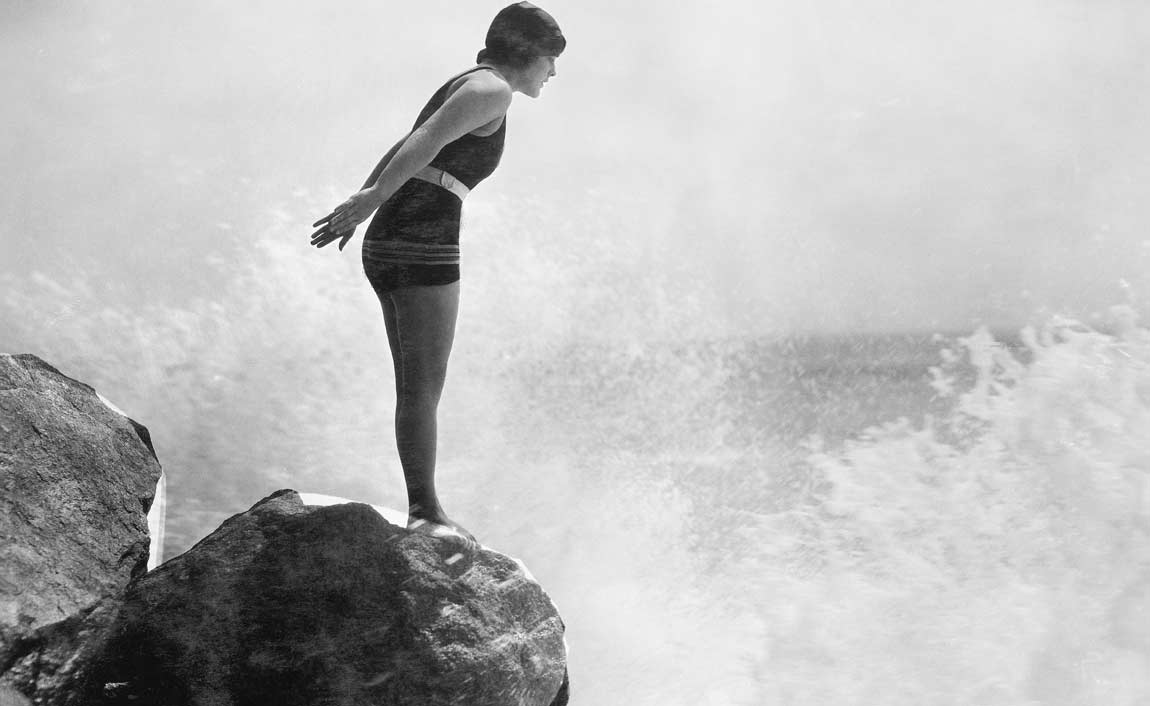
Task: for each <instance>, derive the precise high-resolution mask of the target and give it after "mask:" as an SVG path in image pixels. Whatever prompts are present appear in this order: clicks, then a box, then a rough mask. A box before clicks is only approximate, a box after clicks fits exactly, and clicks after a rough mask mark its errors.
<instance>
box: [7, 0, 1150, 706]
mask: <svg viewBox="0 0 1150 706" xmlns="http://www.w3.org/2000/svg"><path fill="white" fill-rule="evenodd" d="M501 6H502V3H491V4H487V3H473V2H471V3H456V2H438V1H429V2H421V3H407V4H393V3H387V2H376V3H360V2H355V3H348V4H342V5H335V6H325V7H322V8H321V7H320V6H319V5H318V4H302V3H284V2H276V3H272V2H248V3H243V5H242V6H237V5H236V4H234V3H224V2H222V1H217V2H197V3H165V2H148V3H145V2H67V3H65V2H31V1H24V0H21V1H16V2H14V1H12V0H6V1H5V0H0V60H3V65H4V66H5V67H6V68H5V69H4V71H3V73H0V91H2V93H0V95H2V96H3V100H2V101H0V127H2V129H0V155H2V156H3V157H2V158H3V166H4V170H5V171H4V174H5V176H6V179H5V180H4V182H3V183H4V187H5V188H3V189H2V190H0V215H2V216H3V217H2V218H0V351H5V352H31V353H36V354H38V355H40V356H41V357H43V358H45V359H46V360H48V361H49V362H50V363H52V364H54V365H57V366H58V367H60V368H61V369H62V370H63V371H64V372H65V373H67V374H69V375H72V376H74V377H77V378H79V379H81V380H84V381H85V382H88V383H90V384H92V385H94V386H95V387H96V388H97V389H98V390H99V391H100V392H101V393H103V394H104V395H105V396H106V397H108V398H109V399H111V400H112V401H113V402H115V403H116V404H117V405H118V406H120V407H121V408H123V409H124V410H125V411H126V412H127V413H128V414H130V415H131V416H133V417H134V418H135V419H137V420H139V421H141V422H142V423H144V424H145V425H146V426H148V427H149V429H150V430H151V431H152V435H153V439H154V441H155V444H156V448H157V452H158V454H159V456H160V459H161V462H162V463H163V464H164V467H165V471H166V473H167V475H168V478H169V493H170V502H171V505H170V508H169V525H168V530H169V533H168V543H167V553H168V555H169V556H170V555H174V554H175V553H178V552H180V551H183V550H185V549H187V548H188V547H189V546H191V544H192V543H194V542H195V541H196V540H197V539H199V538H200V537H202V536H203V535H204V534H206V533H207V532H210V531H211V530H212V529H214V528H215V527H216V526H217V525H218V524H219V523H220V522H221V521H222V520H223V519H224V518H226V517H227V516H229V515H230V514H232V513H235V512H238V511H241V510H243V509H245V508H247V507H249V506H250V505H251V504H253V503H254V502H255V501H256V500H258V499H259V498H260V497H263V496H265V495H267V494H268V493H270V492H272V491H273V490H275V489H277V488H281V487H294V488H297V489H299V490H302V491H311V492H319V493H330V494H334V495H339V496H343V497H351V498H356V499H361V500H365V501H370V502H376V503H381V504H385V505H389V506H393V507H396V506H401V505H402V503H403V490H402V480H401V475H400V471H399V468H398V463H397V461H396V460H395V457H394V450H393V440H392V438H391V424H392V418H391V406H392V405H393V404H394V396H393V392H392V380H391V379H390V370H391V366H390V361H389V360H388V356H387V347H386V340H385V336H384V332H383V326H382V322H381V317H380V316H379V313H378V303H377V302H376V300H375V298H374V296H373V294H372V292H371V290H370V288H369V287H368V286H367V284H366V281H365V280H364V279H363V276H362V273H361V269H360V264H359V256H358V246H359V242H360V241H359V239H358V238H357V239H356V240H355V241H353V243H352V245H351V248H350V251H345V252H344V253H342V254H341V253H338V252H337V251H335V250H334V248H327V249H324V250H321V251H318V252H317V251H315V250H313V249H311V248H309V246H308V236H309V235H310V232H311V230H312V229H311V228H310V227H309V226H310V223H311V222H313V221H314V220H315V219H316V218H318V217H319V216H321V215H323V214H324V213H326V212H327V211H328V210H329V209H330V208H331V207H332V206H334V205H335V204H337V203H339V202H340V201H342V200H343V199H344V198H346V196H347V195H348V194H350V193H351V192H352V191H354V190H355V189H356V188H358V187H359V185H360V184H361V183H362V181H363V179H364V177H365V176H366V174H367V173H368V172H369V171H370V169H371V168H372V167H373V166H374V164H375V163H376V161H377V160H378V158H379V156H380V155H381V154H382V153H383V152H384V151H385V150H386V149H387V148H388V147H389V146H390V145H391V144H392V143H393V142H394V141H395V140H396V139H398V138H399V137H401V136H402V135H403V134H405V132H406V131H407V130H408V128H409V127H410V124H411V121H412V120H413V119H414V117H415V114H416V113H417V112H418V109H419V107H420V106H422V105H423V103H424V101H425V100H426V99H427V97H428V96H429V95H430V93H431V92H432V91H434V89H435V88H436V87H438V86H439V85H440V83H441V82H442V81H443V80H444V79H446V78H447V77H448V76H450V75H451V74H453V73H455V72H457V71H459V70H462V69H464V68H466V67H468V66H469V65H470V64H471V61H472V60H473V59H474V56H475V53H476V52H477V51H478V50H479V49H480V48H481V46H482V38H483V34H484V32H485V30H486V27H487V24H488V22H489V21H490V18H491V16H493V15H494V13H495V12H496V11H497V10H498V9H499V7H501ZM545 7H546V9H548V10H549V11H550V12H551V13H552V14H553V15H554V16H555V17H556V18H557V19H558V21H559V22H560V24H561V25H562V26H563V28H564V31H565V33H566V34H567V36H568V39H569V48H568V50H567V52H566V53H565V54H564V55H563V57H561V58H560V60H559V62H558V76H557V77H556V78H555V79H553V80H552V81H551V82H550V83H549V84H548V85H547V87H546V88H545V89H544V93H543V96H542V98H541V99H540V100H537V101H533V100H530V99H528V98H526V97H524V96H517V97H516V99H515V102H514V105H513V106H512V109H511V111H510V113H509V119H508V137H507V149H506V151H505V153H504V157H503V162H502V164H501V166H500V168H499V170H498V171H497V172H496V173H495V175H494V176H493V177H491V178H490V179H489V180H488V181H486V182H485V183H484V184H483V185H482V186H481V187H480V188H478V189H476V190H475V192H473V193H472V194H471V195H470V196H469V197H468V200H467V204H466V207H465V216H464V219H465V220H464V232H463V238H462V241H463V253H464V255H463V257H464V262H463V302H462V310H461V319H460V324H459V332H458V335H457V342H456V348H455V351H454V352H453V359H452V364H451V370H450V373H449V380H448V385H447V390H446V392H445V397H444V400H443V406H442V409H441V430H442V439H441V447H440V458H441V464H440V472H439V473H440V478H441V480H440V485H441V487H442V488H443V489H444V495H445V505H446V507H447V509H448V511H449V512H450V513H451V514H452V515H453V516H455V517H457V519H459V520H460V521H461V522H463V523H464V524H465V525H466V526H468V527H469V528H470V529H472V530H473V531H475V532H476V534H477V535H478V536H479V537H480V539H481V540H483V541H484V542H485V543H487V544H488V545H490V546H492V547H494V548H496V549H499V550H502V551H506V552H508V553H510V554H513V555H515V556H518V557H521V558H522V559H524V561H525V562H526V563H527V564H528V565H529V566H530V567H531V569H532V571H533V572H534V573H535V575H536V576H537V577H538V578H539V579H540V581H541V582H542V583H543V585H544V586H545V587H546V588H547V589H548V591H549V592H550V593H551V595H552V596H553V597H554V598H555V600H556V602H557V604H558V605H559V608H560V610H561V611H562V613H563V615H564V618H565V620H566V621H567V624H568V641H569V644H570V649H571V654H570V659H571V672H572V680H573V688H574V695H575V697H574V698H575V703H586V704H647V703H651V704H655V703H658V704H661V705H663V704H680V703H681V704H692V705H695V704H715V705H716V706H727V705H728V704H730V705H742V704H760V703H786V704H792V703H793V704H825V703H842V704H852V703H860V704H862V703H866V704H874V703H883V704H904V703H905V704H924V703H927V704H955V706H959V705H962V706H967V705H968V704H972V703H979V704H1002V705H1003V706H1006V705H1012V706H1013V705H1019V704H1033V703H1042V704H1046V703H1050V704H1099V705H1102V704H1105V705H1106V706H1114V705H1115V704H1130V705H1131V706H1133V705H1134V704H1139V703H1144V702H1146V701H1147V700H1150V679H1148V678H1147V677H1146V676H1145V675H1146V674H1150V644H1148V643H1147V641H1146V639H1145V635H1147V634H1150V625H1147V618H1146V616H1148V615H1150V556H1147V549H1146V547H1148V546H1150V541H1148V540H1150V537H1148V536H1147V535H1148V534H1150V533H1148V528H1150V522H1148V521H1147V509H1148V508H1150V494H1147V484H1146V478H1147V474H1148V472H1150V447H1148V444H1150V343H1148V342H1147V341H1146V339H1145V336H1144V332H1143V330H1142V329H1139V328H1137V327H1136V326H1135V325H1134V323H1135V321H1136V319H1137V315H1138V312H1140V311H1146V309H1147V306H1146V305H1147V303H1148V302H1147V299H1148V297H1150V293H1148V285H1150V281H1148V277H1150V275H1148V273H1150V237H1148V236H1147V235H1146V234H1145V233H1144V231H1143V229H1142V227H1141V225H1142V223H1143V222H1144V221H1145V220H1146V215H1147V213H1146V212H1147V210H1148V209H1150V201H1148V200H1147V199H1146V198H1145V197H1144V190H1145V186H1144V185H1145V184H1146V183H1147V181H1148V178H1150V157H1148V155H1150V150H1148V148H1150V136H1148V133H1147V131H1146V129H1145V126H1146V125H1147V124H1148V118H1150V103H1148V101H1150V97H1148V96H1150V72H1148V71H1147V69H1146V66H1147V61H1146V49H1145V47H1147V46H1150V5H1145V4H1143V3H1139V2H1110V1H1095V2H1085V1H1075V2H1070V1H1058V0H1047V1H1043V2H1038V1H1034V2H1023V1H1021V0H1019V1H1010V2H988V1H987V2H983V1H976V2H967V3H961V4H955V3H922V2H909V1H906V2H889V1H888V2H879V1H877V0H861V1H855V2H845V1H843V2H822V1H820V2H812V3H807V4H804V5H802V6H799V5H797V4H795V3H769V2H742V3H740V2H729V3H723V4H720V5H715V4H712V3H705V4H704V3H695V2H690V3H623V4H616V3H607V2H599V1H595V2H588V1H584V2H579V3H575V2H563V1H558V2H551V3H548V4H547V5H546V6H545ZM1114 305H1122V306H1121V307H1120V308H1118V309H1112V307H1113V306H1114ZM1057 315H1064V316H1070V317H1077V318H1078V319H1080V320H1082V321H1083V322H1086V323H1087V324H1090V325H1093V326H1096V327H1100V328H1101V329H1102V330H1104V331H1106V333H1099V332H1097V331H1090V330H1088V328H1086V327H1085V326H1083V325H1081V324H1077V323H1072V322H1068V321H1066V320H1065V319H1058V318H1057ZM1032 322H1033V323H1034V324H1036V326H1037V328H1034V329H1023V328H1022V327H1023V326H1024V325H1025V324H1028V323H1032ZM982 325H985V326H987V327H989V329H990V330H993V331H996V332H997V336H998V340H999V341H1000V343H996V342H995V341H994V340H992V339H991V338H990V336H989V334H988V333H986V332H985V331H982V332H980V333H977V334H974V335H970V336H967V337H965V338H963V339H960V340H956V339H955V338H954V337H953V336H952V335H950V334H952V333H953V334H970V333H972V332H974V331H976V329H977V327H979V326H982ZM935 333H944V334H947V335H946V336H939V337H935V336H933V334H935ZM946 351H950V352H949V353H947V352H946ZM932 366H937V367H935V370H934V371H933V372H931V368H932ZM928 415H929V416H928ZM900 418H901V419H903V421H901V422H900V421H898V420H899V419H900Z"/></svg>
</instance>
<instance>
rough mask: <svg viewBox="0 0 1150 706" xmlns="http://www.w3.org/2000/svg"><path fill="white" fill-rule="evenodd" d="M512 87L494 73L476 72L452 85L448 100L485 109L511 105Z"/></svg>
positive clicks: (504, 107) (462, 77)
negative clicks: (480, 106)
mask: <svg viewBox="0 0 1150 706" xmlns="http://www.w3.org/2000/svg"><path fill="white" fill-rule="evenodd" d="M511 97H512V91H511V86H509V85H508V84H507V82H506V81H504V80H503V78H502V77H501V76H499V75H498V74H496V73H495V72H493V71H475V72H473V73H469V74H467V75H466V76H461V77H459V79H458V80H457V81H455V82H454V83H453V84H452V85H451V89H450V91H449V94H448V100H454V101H461V102H466V103H471V104H474V105H483V106H485V107H494V106H501V107H502V108H503V109H504V110H506V109H507V107H508V106H510V105H511Z"/></svg>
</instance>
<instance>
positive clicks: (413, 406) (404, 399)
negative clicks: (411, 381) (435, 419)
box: [397, 389, 440, 414]
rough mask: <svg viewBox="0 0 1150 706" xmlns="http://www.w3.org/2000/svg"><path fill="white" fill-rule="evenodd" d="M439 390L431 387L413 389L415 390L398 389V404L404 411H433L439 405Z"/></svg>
mask: <svg viewBox="0 0 1150 706" xmlns="http://www.w3.org/2000/svg"><path fill="white" fill-rule="evenodd" d="M439 396H440V391H439V390H433V389H415V390H410V389H407V390H400V392H399V399H398V400H397V401H398V402H399V406H400V407H401V408H402V409H403V410H404V412H412V413H416V414H418V413H420V412H430V413H432V414H434V413H435V410H436V409H437V408H438V407H439Z"/></svg>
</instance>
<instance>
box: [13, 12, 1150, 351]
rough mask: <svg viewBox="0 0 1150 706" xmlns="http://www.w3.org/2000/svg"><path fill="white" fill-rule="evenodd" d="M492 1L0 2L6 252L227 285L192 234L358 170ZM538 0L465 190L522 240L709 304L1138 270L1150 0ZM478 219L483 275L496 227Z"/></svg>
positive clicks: (747, 310)
mask: <svg viewBox="0 0 1150 706" xmlns="http://www.w3.org/2000/svg"><path fill="white" fill-rule="evenodd" d="M500 6H501V5H500V4H499V3H474V2H471V3H462V4H461V3H451V2H435V1H430V2H421V3H418V4H398V3H388V2H364V3H358V2H356V3H340V4H336V5H332V6H323V7H322V8H321V6H320V5H318V4H314V3H283V2H274V3H273V2H251V3H243V4H242V5H240V6H237V5H235V4H233V3H224V2H222V1H221V2H211V1H208V2H196V3H163V2H159V3H157V2H147V3H145V2H81V1H75V2H51V1H50V2H23V1H15V2H14V1H13V0H7V1H6V2H5V3H3V10H2V12H3V14H2V15H0V58H2V59H3V61H4V65H5V66H6V67H8V68H7V69H6V70H5V71H4V72H3V74H2V77H0V89H2V90H3V95H4V97H5V99H4V102H3V108H0V110H2V111H3V112H2V113H0V116H2V118H3V128H4V129H3V130H2V131H0V150H2V152H0V154H3V158H4V164H5V167H6V169H7V173H8V175H9V178H8V180H7V181H6V187H7V188H5V189H4V192H3V195H2V196H0V209H2V211H0V213H2V214H3V216H4V218H3V225H2V226H0V227H2V228H3V230H0V234H2V235H3V237H4V239H5V245H6V247H5V252H6V256H5V258H4V260H3V269H4V271H9V272H27V271H28V270H32V269H34V270H37V271H41V272H43V273H45V274H46V275H48V276H52V277H61V276H63V277H66V276H67V273H70V272H72V271H74V269H82V270H84V271H86V272H89V273H92V274H93V275H96V274H98V275H99V278H100V279H102V280H105V282H106V283H105V284H103V285H101V291H100V295H101V296H108V297H111V298H112V299H113V300H114V301H122V300H124V299H128V298H137V299H139V298H146V299H149V300H151V299H155V298H163V299H164V300H181V299H186V298H188V297H190V296H196V295H200V294H204V293H207V292H211V291H214V290H215V289H216V286H217V284H218V282H216V281H215V278H213V276H212V275H211V274H210V269H211V268H210V266H209V265H210V263H212V262H213V261H215V260H219V259H222V260H230V259H234V258H235V257H236V256H237V251H238V250H240V249H242V248H244V247H246V246H248V245H249V244H250V242H251V239H252V238H253V237H255V233H256V232H257V231H258V230H259V228H260V227H261V225H264V224H266V223H267V222H268V219H269V215H270V214H271V213H273V212H282V213H284V214H286V216H287V217H288V218H290V219H292V222H296V221H295V219H297V218H298V222H299V223H300V224H301V226H300V228H301V232H300V234H299V238H300V239H302V238H304V237H305V235H304V234H303V233H302V230H306V227H305V226H303V225H302V224H303V222H304V221H307V223H310V222H311V221H312V220H314V219H315V217H318V215H315V211H306V209H305V206H313V205H314V206H315V210H316V211H321V210H323V209H324V208H327V207H329V205H334V203H338V200H333V199H341V198H342V197H344V196H346V195H347V193H350V192H351V191H352V190H354V189H355V188H356V187H358V186H359V184H360V183H361V182H362V179H363V177H364V176H365V175H366V173H367V172H368V171H369V170H370V169H371V167H372V166H373V165H374V163H375V161H376V159H377V158H378V156H379V154H381V153H382V152H383V151H384V150H386V148H387V147H389V146H390V145H391V144H392V143H393V142H394V141H395V140H396V139H398V138H399V137H400V136H401V135H402V134H404V132H405V131H406V129H407V128H408V127H409V125H410V122H411V120H413V119H414V118H413V116H414V114H415V112H417V111H418V108H419V107H420V106H421V105H422V104H423V101H425V100H426V98H427V95H428V94H429V93H430V91H432V90H434V88H435V87H436V86H438V85H439V83H440V82H441V80H442V79H443V78H445V77H446V76H447V75H450V74H451V73H453V72H455V71H457V70H459V69H461V68H463V67H466V66H467V65H468V64H469V62H470V61H471V60H472V59H473V57H474V54H475V52H476V51H477V50H478V49H479V48H481V46H482V39H483V33H484V32H485V30H486V26H487V23H488V22H489V20H490V16H491V15H493V14H494V11H495V10H496V9H497V8H498V7H500ZM549 9H550V11H551V12H552V14H554V15H555V16H556V17H557V18H558V19H559V21H560V22H561V24H562V26H563V27H564V30H565V32H566V33H567V34H568V35H569V38H570V49H569V51H568V52H567V53H566V54H565V55H564V56H563V58H562V59H561V61H560V62H559V68H558V77H557V79H556V80H554V81H552V82H551V83H550V84H548V86H547V87H546V89H545V92H544V96H543V98H542V99H541V100H538V101H532V100H530V99H528V98H526V97H523V96H519V97H517V99H516V101H515V105H514V106H513V108H512V111H511V119H510V121H509V124H508V125H509V132H508V143H507V151H506V155H505V157H504V162H503V165H502V167H501V168H500V170H499V171H498V172H497V173H496V175H495V176H494V177H493V178H492V181H491V182H489V183H487V184H485V185H484V186H483V188H481V189H479V190H477V192H476V193H475V194H474V198H473V199H472V200H471V201H470V202H469V204H468V205H469V206H471V207H472V208H471V209H469V210H471V211H477V210H483V209H491V208H493V207H494V206H496V205H499V204H508V207H509V208H514V209H516V210H520V209H522V210H523V211H525V212H527V213H529V214H530V218H531V219H532V225H533V226H536V227H533V228H532V229H531V231H530V232H529V233H526V234H523V236H522V238H520V240H523V239H530V240H531V241H532V242H533V243H537V244H539V245H540V256H541V257H543V258H544V262H542V263H539V264H540V269H545V268H546V267H547V266H549V265H552V264H554V263H557V262H563V263H564V264H566V260H569V259H571V258H573V257H580V258H584V259H585V262H584V263H583V264H585V266H586V269H587V270H588V272H587V273H583V272H581V273H580V275H581V276H580V277H578V278H573V279H574V280H575V281H574V282H571V283H570V284H572V285H574V284H578V285H580V286H581V287H587V286H594V284H595V283H594V281H588V279H587V278H588V277H593V276H594V273H597V272H602V271H603V270H604V269H607V268H618V273H617V274H618V275H619V276H623V277H628V278H631V279H640V280H652V279H660V280H663V282H662V283H664V284H666V285H668V291H669V292H673V293H674V294H673V295H672V299H680V298H683V297H693V298H698V299H699V300H700V302H701V304H700V305H701V306H703V307H704V309H705V312H706V315H705V316H703V317H696V316H694V315H692V316H690V317H689V319H690V321H691V322H692V327H694V326H705V327H706V329H707V331H708V332H715V331H717V332H722V333H745V332H747V331H748V329H753V330H756V331H760V332H775V331H778V330H791V329H796V328H800V329H805V330H833V331H839V330H843V329H862V330H876V329H880V330H891V329H895V330H904V329H921V328H939V327H942V328H951V329H953V328H959V329H965V328H967V327H968V326H969V325H970V324H971V322H974V321H979V322H988V323H994V324H1006V325H1016V324H1018V323H1020V322H1021V321H1023V320H1025V319H1026V317H1028V316H1029V315H1031V314H1032V313H1033V312H1034V311H1035V310H1036V309H1040V308H1048V309H1056V310H1069V311H1073V312H1074V313H1088V312H1090V311H1092V310H1094V309H1096V308H1098V307H1100V306H1105V305H1108V304H1111V303H1114V302H1115V301H1119V300H1124V299H1125V294H1124V293H1123V292H1122V290H1121V285H1120V281H1121V280H1122V279H1125V280H1126V281H1127V282H1129V283H1130V285H1131V287H1132V288H1133V293H1134V295H1135V296H1136V297H1138V299H1139V301H1143V300H1144V299H1145V297H1146V296H1148V295H1147V292H1146V278H1147V276H1148V275H1147V272H1150V267H1148V266H1147V265H1148V264H1150V262H1148V259H1147V258H1148V255H1150V244H1148V242H1150V241H1148V239H1147V235H1146V233H1145V232H1144V231H1143V229H1142V228H1141V223H1142V222H1144V220H1145V218H1144V216H1145V212H1146V209H1147V208H1150V206H1148V205H1147V200H1146V199H1145V198H1142V196H1143V191H1144V186H1143V185H1144V184H1145V183H1146V182H1147V178H1148V177H1150V158H1148V157H1147V155H1150V144H1148V142H1150V137H1148V136H1147V132H1146V130H1145V125H1146V121H1147V118H1148V117H1150V105H1148V101H1150V72H1147V71H1146V63H1145V47H1146V45H1147V40H1150V7H1148V6H1146V5H1145V4H1144V3H1140V2H1134V1H1130V2H1112V1H1104V2H1097V1H1095V2H1084V1H1067V0H1053V1H1052V0H1042V1H1037V0H1035V1H1033V2H1029V1H1023V0H1011V1H1010V2H989V1H988V2H982V1H978V0H976V1H975V2H967V3H961V4H954V3H922V2H910V1H909V0H908V1H906V2H886V1H884V2H877V1H874V2H872V1H870V0H865V1H863V2H814V3H808V4H804V5H803V6H802V7H798V6H796V5H795V4H794V3H770V2H760V1H758V0H756V2H737V1H736V2H727V3H723V4H722V5H721V6H713V5H712V4H710V3H675V4H671V5H667V4H648V3H607V2H579V3H569V4H568V3H564V2H562V0H560V1H559V2H556V3H554V4H553V6H549ZM308 197H311V198H308ZM329 197H330V198H329ZM305 211H306V212H305ZM592 218H594V219H597V220H594V221H591V220H590V219H592ZM568 225H570V228H567V227H565V226H568ZM295 242H296V243H297V244H298V243H299V242H300V241H299V240H298V239H297V240H296V241H295ZM604 243H609V244H611V246H612V247H610V248H609V249H606V250H603V249H600V250H598V251H589V250H591V249H592V248H593V247H594V246H596V245H602V244H604ZM544 246H545V247H544ZM465 247H466V248H467V250H468V263H467V266H468V270H469V273H470V275H471V276H470V277H469V278H468V279H469V281H472V282H475V283H476V285H477V286H478V283H479V282H480V281H482V280H481V279H479V278H480V277H481V275H482V270H481V265H480V264H479V263H478V262H476V258H477V257H481V256H482V255H483V254H486V251H487V249H488V248H489V247H491V242H490V240H484V239H482V238H479V237H471V238H466V239H465ZM323 256H324V257H334V256H332V255H329V254H328V253H324V254H323ZM492 257H498V256H497V255H494V254H493V255H492ZM520 276H521V277H523V278H526V279H527V280H528V281H534V278H535V277H536V276H537V275H536V273H535V272H533V271H528V272H523V273H521V275H520ZM313 284H319V283H318V282H316V283H313ZM320 286H322V285H320ZM670 306H672V307H676V306H677V303H672V304H670ZM667 315H668V316H669V317H671V318H672V319H674V318H675V315H674V314H673V313H669V314H667ZM700 319H702V320H703V321H700ZM704 322H705V323H704ZM652 323H653V325H654V326H655V327H656V328H661V324H663V323H665V322H662V321H654V322H652ZM677 323H682V322H677Z"/></svg>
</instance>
